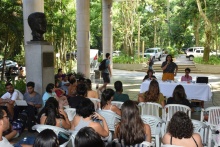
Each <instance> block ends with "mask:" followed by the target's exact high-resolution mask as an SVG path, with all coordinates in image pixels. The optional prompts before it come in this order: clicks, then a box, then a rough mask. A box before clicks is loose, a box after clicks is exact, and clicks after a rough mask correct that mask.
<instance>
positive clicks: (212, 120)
mask: <svg viewBox="0 0 220 147" xmlns="http://www.w3.org/2000/svg"><path fill="white" fill-rule="evenodd" d="M202 112H203V111H202ZM205 112H206V113H207V115H208V122H207V124H208V125H210V126H211V127H216V126H217V125H218V124H219V123H220V120H219V119H220V107H208V108H206V109H205ZM203 116H204V112H203Z"/></svg>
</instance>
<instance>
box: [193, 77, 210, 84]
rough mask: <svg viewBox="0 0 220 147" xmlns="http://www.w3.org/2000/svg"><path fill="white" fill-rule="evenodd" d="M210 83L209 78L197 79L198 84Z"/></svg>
mask: <svg viewBox="0 0 220 147" xmlns="http://www.w3.org/2000/svg"><path fill="white" fill-rule="evenodd" d="M208 82H209V78H208V77H197V78H196V83H206V84H207V83H208Z"/></svg>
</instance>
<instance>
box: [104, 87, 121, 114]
mask: <svg viewBox="0 0 220 147" xmlns="http://www.w3.org/2000/svg"><path fill="white" fill-rule="evenodd" d="M114 93H115V92H114V90H112V89H105V90H104V91H103V92H102V98H101V109H102V110H110V111H113V112H115V113H116V114H118V115H120V116H121V110H120V109H119V108H118V107H117V106H115V105H112V104H111V101H112V100H113V96H114Z"/></svg>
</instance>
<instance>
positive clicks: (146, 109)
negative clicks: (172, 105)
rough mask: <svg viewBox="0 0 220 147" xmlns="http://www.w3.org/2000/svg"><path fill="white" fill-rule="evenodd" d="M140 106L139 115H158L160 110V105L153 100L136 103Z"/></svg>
mask: <svg viewBox="0 0 220 147" xmlns="http://www.w3.org/2000/svg"><path fill="white" fill-rule="evenodd" d="M138 106H140V111H141V112H140V114H141V115H153V116H157V117H160V110H161V111H162V108H163V107H162V106H161V105H160V104H158V103H153V102H146V103H144V102H141V103H139V104H138Z"/></svg>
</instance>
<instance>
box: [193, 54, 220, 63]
mask: <svg viewBox="0 0 220 147" xmlns="http://www.w3.org/2000/svg"><path fill="white" fill-rule="evenodd" d="M193 61H194V62H195V63H198V64H210V65H220V57H219V56H215V55H212V56H210V57H209V61H208V62H204V61H203V57H195V58H194V59H193Z"/></svg>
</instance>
